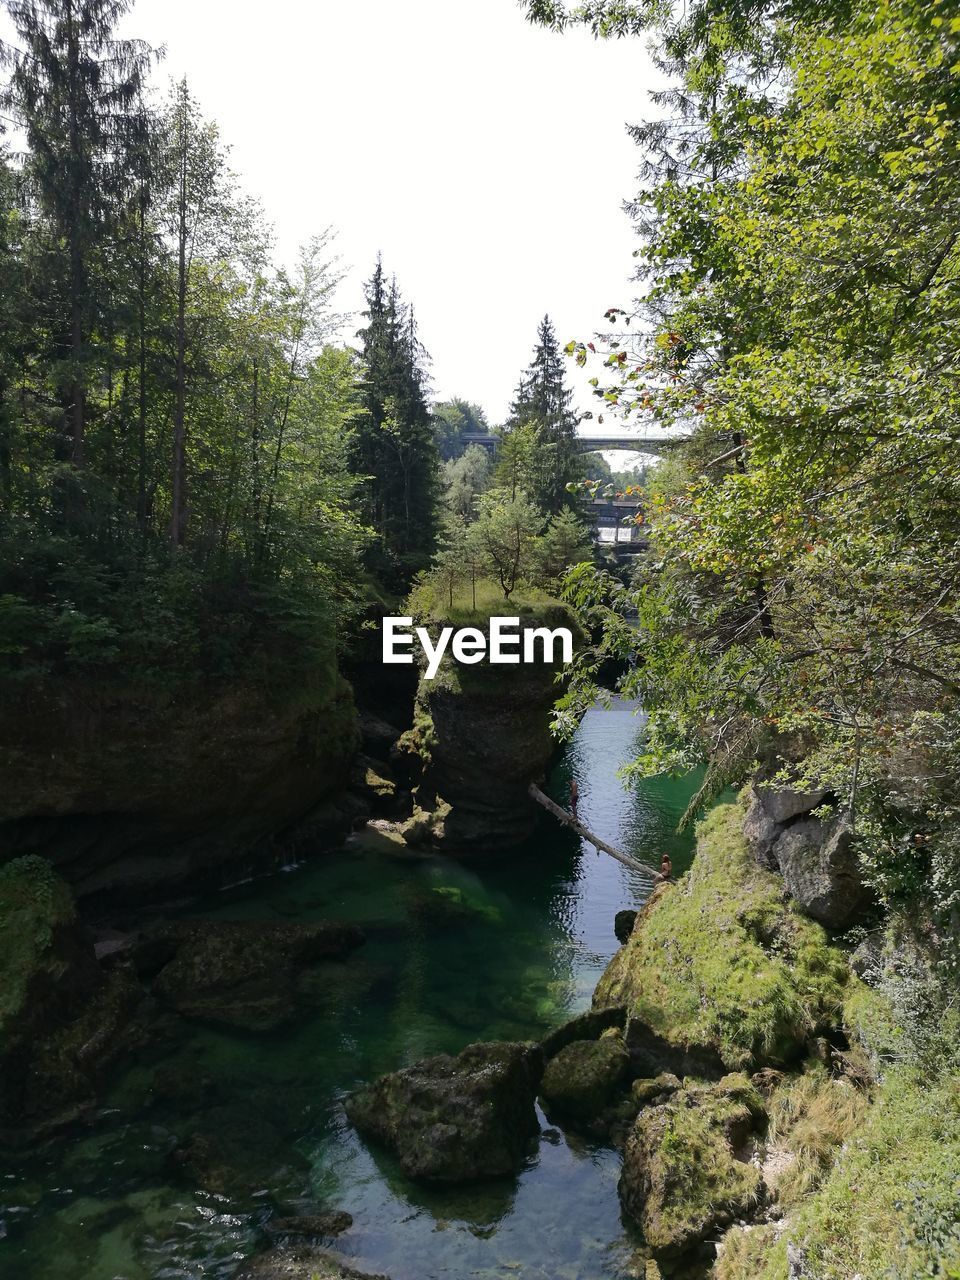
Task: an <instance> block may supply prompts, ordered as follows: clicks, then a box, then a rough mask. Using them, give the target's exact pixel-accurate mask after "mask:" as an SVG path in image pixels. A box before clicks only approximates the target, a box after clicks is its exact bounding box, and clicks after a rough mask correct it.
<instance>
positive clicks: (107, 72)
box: [5, 0, 153, 468]
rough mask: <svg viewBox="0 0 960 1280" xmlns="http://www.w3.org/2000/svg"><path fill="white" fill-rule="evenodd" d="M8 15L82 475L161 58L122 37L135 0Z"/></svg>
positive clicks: (30, 7) (70, 437)
mask: <svg viewBox="0 0 960 1280" xmlns="http://www.w3.org/2000/svg"><path fill="white" fill-rule="evenodd" d="M7 7H8V11H9V13H10V16H11V19H12V21H13V24H14V28H15V30H16V33H17V37H18V39H19V40H20V42H21V47H20V48H17V49H15V50H10V49H6V50H5V53H6V57H7V60H8V61H9V62H11V63H12V66H13V75H12V78H11V82H10V85H9V88H8V90H7V93H6V95H5V97H6V101H7V102H8V103H9V104H10V105H11V106H12V109H13V110H14V111H15V112H16V114H17V117H18V119H19V120H20V121H21V122H22V124H23V127H24V131H25V133H26V137H27V144H28V147H29V160H28V171H29V176H30V179H31V182H32V185H33V189H34V191H35V192H36V197H37V199H38V202H39V204H40V206H41V208H42V210H43V213H44V215H45V217H46V218H47V219H48V220H49V222H48V225H49V232H50V243H51V250H52V254H51V264H52V265H53V267H54V272H53V281H52V283H53V284H54V292H53V294H52V296H51V298H50V301H49V307H50V323H51V334H52V346H53V352H52V355H53V359H54V360H55V361H56V368H57V372H56V384H57V395H58V399H59V401H60V406H61V415H62V417H61V432H62V436H61V443H60V452H61V456H62V457H64V458H68V459H69V460H70V462H71V463H72V464H73V465H74V467H77V468H81V467H83V465H84V463H85V461H86V456H85V442H86V429H87V391H88V386H89V383H90V381H91V378H92V365H93V362H94V352H93V351H92V349H91V334H92V332H93V329H94V326H95V325H96V323H97V321H98V319H99V318H100V310H101V307H102V305H103V301H104V298H103V293H104V286H103V266H104V264H103V262H102V261H101V258H100V255H99V250H100V249H101V247H102V245H103V242H104V239H105V237H106V236H108V235H109V233H110V230H111V228H113V227H115V226H116V224H117V222H118V221H119V216H120V208H121V202H122V199H123V197H124V196H125V195H126V193H127V191H128V188H129V183H130V180H131V163H130V161H131V155H132V152H133V148H134V147H135V146H137V145H139V143H140V141H141V139H142V136H143V134H144V132H145V130H146V128H147V121H146V116H145V113H144V112H143V108H142V104H141V89H142V85H143V80H144V77H145V75H146V72H147V69H148V67H149V65H150V62H151V60H152V57H153V54H152V51H151V50H150V49H149V48H148V47H147V46H146V45H145V44H143V43H142V42H141V41H135V40H117V39H115V38H114V36H113V30H114V28H115V26H116V24H117V22H118V21H119V19H120V18H121V17H122V16H123V14H124V13H126V11H127V9H128V8H129V4H128V3H127V0H11V2H10V3H8V6H7ZM61 244H62V245H63V247H64V251H63V254H62V256H61V255H60V254H59V252H57V246H58V245H61Z"/></svg>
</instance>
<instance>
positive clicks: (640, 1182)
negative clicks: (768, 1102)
mask: <svg viewBox="0 0 960 1280" xmlns="http://www.w3.org/2000/svg"><path fill="white" fill-rule="evenodd" d="M762 1122H763V1108H762V1104H761V1102H760V1099H759V1095H757V1094H756V1091H755V1090H753V1089H752V1086H751V1085H750V1082H749V1081H748V1080H747V1079H746V1077H735V1078H728V1079H727V1080H725V1081H723V1082H721V1083H720V1084H718V1085H715V1086H703V1087H699V1088H689V1089H682V1090H680V1091H679V1092H676V1093H674V1095H673V1096H672V1097H671V1098H670V1100H669V1101H668V1102H665V1103H662V1104H661V1105H659V1106H653V1107H647V1108H645V1109H644V1110H642V1111H641V1112H640V1114H639V1115H638V1116H637V1119H636V1120H635V1121H634V1125H633V1128H632V1130H631V1132H630V1136H629V1138H628V1139H627V1144H626V1149H625V1151H624V1159H623V1170H622V1173H621V1175H620V1184H619V1190H620V1200H621V1204H622V1205H623V1209H624V1213H625V1214H626V1215H627V1216H628V1217H629V1218H630V1219H632V1220H633V1221H634V1222H635V1223H637V1224H638V1225H639V1226H640V1227H641V1229H642V1230H643V1235H644V1239H645V1240H646V1242H647V1244H648V1245H650V1247H651V1248H652V1249H653V1251H654V1254H655V1255H656V1256H657V1257H662V1258H667V1259H676V1258H678V1257H681V1258H682V1257H683V1256H684V1255H687V1254H690V1253H691V1252H694V1251H695V1250H696V1249H697V1247H698V1246H699V1245H700V1244H701V1243H702V1242H703V1241H704V1240H706V1239H708V1237H710V1236H712V1235H713V1233H714V1232H716V1231H717V1230H718V1229H719V1228H721V1227H725V1226H728V1225H729V1224H730V1223H731V1222H733V1221H735V1220H736V1219H738V1218H742V1217H743V1216H745V1215H746V1214H748V1213H750V1212H751V1210H752V1209H753V1208H754V1207H755V1206H756V1205H757V1204H758V1203H759V1201H760V1198H761V1195H762V1186H763V1184H762V1179H761V1176H760V1172H759V1171H758V1170H757V1169H756V1168H754V1166H753V1165H752V1164H749V1163H746V1162H745V1161H743V1160H739V1159H737V1153H738V1148H739V1147H740V1146H741V1144H742V1143H743V1141H744V1140H745V1138H746V1137H747V1136H748V1135H749V1134H750V1133H751V1132H752V1131H754V1130H757V1129H759V1128H760V1127H762Z"/></svg>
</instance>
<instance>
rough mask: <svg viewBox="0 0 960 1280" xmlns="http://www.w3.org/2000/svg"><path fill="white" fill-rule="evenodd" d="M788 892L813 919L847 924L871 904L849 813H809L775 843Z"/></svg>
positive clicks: (836, 925)
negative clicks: (830, 816) (829, 818)
mask: <svg viewBox="0 0 960 1280" xmlns="http://www.w3.org/2000/svg"><path fill="white" fill-rule="evenodd" d="M774 856H775V858H776V860H777V865H778V866H779V868H780V872H781V874H782V876H783V883H784V885H785V886H786V890H787V893H789V894H790V897H791V898H793V900H794V902H796V904H797V906H798V907H799V908H800V910H801V911H803V913H804V914H805V915H808V916H810V918H811V919H812V920H818V921H819V922H820V923H821V924H823V925H826V927H827V928H828V929H844V928H847V927H848V926H849V925H850V924H852V923H853V922H854V921H855V920H856V919H857V918H858V917H859V916H861V915H862V914H863V911H864V910H865V908H867V907H868V906H869V905H870V893H869V891H868V890H867V888H866V886H865V885H864V883H863V881H862V879H861V877H860V864H859V861H858V859H857V855H856V853H855V852H854V850H853V848H852V840H851V832H850V828H849V824H848V822H847V820H846V818H838V819H836V820H835V821H833V822H824V821H822V820H821V819H820V818H805V819H804V820H803V821H801V822H797V823H795V824H794V825H792V826H790V827H788V828H787V829H786V830H785V831H784V832H783V834H782V835H781V836H780V837H779V839H778V840H777V842H776V844H775V845H774Z"/></svg>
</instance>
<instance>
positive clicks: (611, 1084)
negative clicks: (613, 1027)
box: [540, 1036, 630, 1122]
mask: <svg viewBox="0 0 960 1280" xmlns="http://www.w3.org/2000/svg"><path fill="white" fill-rule="evenodd" d="M629 1076H630V1056H629V1054H628V1053H627V1051H626V1049H625V1048H624V1045H623V1041H622V1040H621V1039H620V1037H619V1036H618V1037H616V1038H615V1039H614V1038H607V1037H603V1038H601V1039H600V1040H574V1041H573V1043H572V1044H568V1045H567V1046H566V1048H564V1049H561V1050H560V1052H559V1053H558V1054H557V1055H556V1057H554V1058H552V1059H551V1060H550V1061H549V1062H548V1063H547V1065H546V1068H545V1070H544V1073H543V1080H542V1081H541V1083H540V1093H541V1095H542V1096H543V1098H544V1099H545V1100H546V1102H547V1103H548V1104H549V1107H550V1108H551V1109H552V1110H554V1111H556V1112H557V1114H558V1115H560V1116H564V1117H565V1118H566V1119H568V1120H572V1121H574V1122H577V1121H580V1122H592V1121H596V1120H597V1119H598V1118H599V1117H601V1116H602V1114H603V1112H604V1111H606V1109H607V1108H608V1107H610V1106H611V1105H612V1104H613V1103H614V1102H615V1101H616V1099H617V1097H618V1095H620V1094H621V1093H622V1092H623V1090H624V1089H625V1087H626V1084H627V1081H628V1079H629Z"/></svg>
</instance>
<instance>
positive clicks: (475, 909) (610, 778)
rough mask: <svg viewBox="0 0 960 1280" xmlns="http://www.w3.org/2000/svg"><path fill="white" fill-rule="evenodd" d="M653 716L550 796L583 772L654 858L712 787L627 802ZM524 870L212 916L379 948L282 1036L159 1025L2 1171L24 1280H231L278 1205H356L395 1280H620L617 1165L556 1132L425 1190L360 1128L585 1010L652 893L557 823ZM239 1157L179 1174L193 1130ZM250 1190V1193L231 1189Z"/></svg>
mask: <svg viewBox="0 0 960 1280" xmlns="http://www.w3.org/2000/svg"><path fill="white" fill-rule="evenodd" d="M640 729H641V721H640V720H639V719H638V717H637V716H636V714H635V708H634V707H633V706H632V705H631V704H628V703H624V702H622V701H619V700H614V701H613V703H612V705H611V706H610V707H608V708H603V707H599V706H598V707H595V708H593V709H592V710H590V711H589V712H588V714H587V715H586V717H585V718H584V720H583V723H582V725H581V726H580V729H579V731H578V733H577V735H576V738H575V740H574V741H573V742H572V743H571V744H570V747H569V748H568V750H567V752H566V754H565V757H564V759H563V760H562V761H561V763H560V764H559V765H558V766H557V768H556V770H555V771H554V775H553V777H552V778H551V781H550V786H551V790H552V791H553V794H554V795H555V796H556V797H557V798H558V799H565V797H566V796H567V795H568V792H569V783H570V779H571V778H572V777H576V779H577V782H578V787H579V793H580V808H579V812H580V816H581V818H582V820H583V821H584V822H585V824H586V825H587V826H588V827H590V828H591V829H592V830H593V831H595V832H596V834H598V835H600V836H602V837H605V838H607V839H608V840H609V841H611V842H612V843H616V844H618V845H620V846H621V847H622V848H624V849H626V850H627V851H629V852H632V853H634V854H636V855H637V856H638V857H641V858H643V859H645V860H647V861H658V860H659V855H660V853H661V852H662V851H663V850H664V849H666V850H668V851H669V852H670V854H671V856H672V858H673V862H674V869H675V871H677V872H678V871H681V870H683V869H684V867H685V866H686V865H688V863H689V859H690V856H691V851H692V841H691V839H690V838H689V837H688V836H678V835H677V834H676V832H675V827H676V822H677V819H678V818H679V816H680V814H681V813H682V812H683V810H684V808H685V807H686V804H687V801H688V799H689V797H690V795H691V793H692V789H693V785H694V783H693V781H692V780H689V779H685V780H683V781H671V780H653V781H647V782H644V783H641V784H638V785H636V786H634V787H633V788H631V789H629V790H627V789H626V788H625V787H624V785H623V783H622V782H621V781H620V780H619V779H618V777H617V770H618V768H619V767H620V765H621V764H622V763H623V762H624V761H625V760H626V759H627V758H629V756H630V755H631V754H632V752H633V751H634V748H635V745H636V740H637V736H638V733H639V731H640ZM549 822H550V820H549V819H547V818H545V819H544V827H543V830H542V832H541V834H540V835H539V837H538V838H537V840H536V841H534V842H532V843H531V845H530V847H529V848H527V849H525V850H524V851H522V853H520V854H516V855H513V856H511V857H510V858H509V859H497V860H490V861H488V862H474V863H472V864H471V865H469V866H465V865H462V864H460V863H457V862H453V861H450V860H447V859H439V858H428V859H423V858H410V859H407V858H402V857H401V858H398V857H390V856H386V855H383V854H371V853H369V852H366V853H364V852H359V851H351V850H349V849H348V850H345V851H341V852H335V853H332V854H331V855H329V856H320V857H317V858H314V859H311V860H310V861H309V862H307V863H305V864H304V865H302V866H299V867H296V868H290V869H288V870H287V871H286V872H283V873H279V874H277V875H275V876H273V877H271V878H270V879H267V880H258V881H255V882H252V883H250V884H247V885H244V886H239V887H237V888H235V889H233V890H230V891H227V892H223V893H221V894H218V895H216V896H215V897H213V898H211V899H209V900H207V901H205V902H203V903H202V904H200V905H199V906H197V907H194V908H192V909H191V915H200V916H203V917H219V918H234V919H236V918H251V917H253V918H281V919H304V920H309V919H317V918H323V917H331V918H339V919H346V920H353V921H356V922H358V923H359V924H361V925H362V926H363V928H364V930H365V931H366V933H367V937H368V942H367V945H366V946H365V947H364V948H363V949H362V950H361V951H359V952H356V953H355V954H354V955H353V956H351V957H350V959H349V960H348V961H347V962H346V963H345V964H343V965H340V966H338V967H337V976H336V979H335V980H334V981H331V980H329V978H328V979H327V980H326V981H325V982H324V984H323V985H322V987H321V988H320V989H318V991H317V993H316V1000H315V1003H314V1005H313V1006H312V1007H311V1012H310V1015H309V1016H306V1015H305V1016H304V1017H303V1018H302V1019H301V1020H300V1021H299V1022H297V1023H296V1024H295V1025H294V1026H293V1027H292V1028H289V1029H285V1030H284V1031H282V1032H279V1033H275V1034H271V1035H269V1036H262V1035H261V1036H253V1035H241V1034H239V1033H227V1032H221V1031H215V1030H210V1029H207V1028H200V1027H195V1026H188V1027H187V1028H186V1029H184V1025H183V1024H181V1023H179V1022H176V1021H174V1020H173V1019H171V1020H170V1024H169V1026H168V1027H167V1026H165V1024H164V1018H163V1017H162V1016H161V1017H160V1019H159V1027H160V1030H161V1035H160V1037H159V1039H158V1040H154V1041H151V1043H150V1044H149V1045H146V1046H145V1047H144V1049H143V1050H142V1051H141V1053H140V1055H139V1057H138V1058H137V1059H136V1060H135V1061H134V1062H133V1063H132V1064H130V1065H129V1066H128V1067H127V1068H126V1069H125V1070H124V1072H123V1074H122V1076H121V1077H120V1078H119V1079H118V1080H117V1081H116V1083H115V1085H114V1087H113V1088H112V1089H111V1091H110V1093H109V1095H108V1096H107V1098H106V1099H105V1103H104V1106H103V1108H102V1110H101V1111H100V1112H99V1113H98V1115H97V1116H95V1117H94V1118H93V1119H92V1120H91V1121H90V1122H89V1123H88V1124H86V1125H85V1126H84V1127H83V1128H81V1129H79V1130H78V1131H76V1132H73V1133H71V1134H69V1135H67V1136H61V1137H59V1138H57V1139H55V1140H52V1141H51V1142H50V1143H49V1144H47V1145H45V1146H43V1147H41V1148H40V1149H38V1150H37V1151H36V1152H34V1153H32V1154H31V1156H30V1158H29V1159H27V1160H26V1161H25V1162H24V1163H22V1164H21V1165H19V1166H18V1167H16V1168H12V1169H7V1170H5V1171H4V1172H3V1175H2V1178H0V1276H2V1277H4V1278H6V1277H9V1278H10V1280H187V1278H189V1280H196V1278H199V1277H204V1278H206V1277H213V1278H215V1280H227V1278H228V1277H230V1276H231V1275H232V1273H233V1271H234V1270H235V1268H236V1265H237V1261H238V1259H240V1258H241V1257H243V1256H246V1255H247V1254H248V1253H249V1252H250V1251H251V1247H252V1245H253V1244H254V1243H255V1242H256V1241H257V1240H258V1239H261V1238H262V1236H261V1232H262V1227H263V1224H264V1222H265V1221H266V1220H267V1219H268V1218H269V1217H270V1215H271V1213H275V1212H277V1211H279V1212H281V1213H284V1214H292V1213H308V1212H311V1211H313V1212H316V1210H317V1208H318V1206H319V1207H331V1208H333V1207H335V1208H342V1209H346V1210H348V1211H349V1212H350V1213H351V1214H352V1215H353V1219H354V1223H353V1226H352V1228H351V1229H350V1230H349V1231H347V1232H346V1234H344V1235H343V1236H341V1237H340V1238H339V1240H338V1241H337V1245H336V1247H337V1250H338V1252H340V1253H342V1254H343V1255H344V1257H345V1258H346V1260H347V1261H349V1262H350V1263H351V1264H352V1265H354V1266H356V1267H358V1268H359V1269H361V1270H364V1271H371V1272H385V1273H386V1274H388V1275H389V1276H390V1277H391V1280H447V1278H451V1280H463V1278H465V1277H483V1278H484V1280H494V1278H495V1277H498V1278H501V1280H506V1278H508V1277H514V1276H519V1277H522V1280H534V1278H535V1280H617V1278H618V1277H621V1276H624V1275H626V1274H627V1270H626V1269H627V1267H628V1265H629V1259H630V1255H631V1252H632V1249H633V1248H634V1247H635V1243H636V1242H635V1241H632V1240H631V1239H630V1237H629V1236H628V1234H627V1233H626V1232H625V1230H624V1228H623V1225H622V1224H621V1221H620V1215H619V1212H618V1205H617V1194H616V1183H617V1176H618V1169H619V1158H618V1156H617V1154H616V1152H614V1151H612V1150H610V1149H608V1148H606V1147H604V1146H602V1145H599V1144H596V1143H590V1142H587V1141H583V1140H577V1139H574V1138H572V1137H570V1138H567V1137H565V1136H564V1135H562V1134H561V1133H560V1132H559V1131H558V1130H556V1129H554V1128H552V1127H551V1126H550V1125H549V1124H548V1123H547V1122H546V1120H545V1119H543V1118H542V1122H543V1133H542V1135H541V1138H540V1141H539V1144H538V1148H537V1150H536V1153H535V1154H533V1155H531V1157H530V1159H529V1161H528V1163H527V1165H526V1167H525V1168H524V1169H523V1171H522V1172H521V1173H520V1175H519V1177H517V1178H516V1179H512V1180H509V1181H505V1182H503V1183H493V1184H490V1185H488V1186H482V1187H475V1188H470V1189H466V1190H458V1191H456V1192H452V1191H451V1192H433V1191H430V1192H427V1191H424V1190H423V1189H422V1188H418V1187H415V1186H413V1185H411V1184H410V1183H409V1182H407V1181H406V1180H405V1179H404V1178H403V1177H402V1176H401V1175H400V1173H399V1171H398V1169H397V1167H396V1165H395V1164H394V1163H393V1161H392V1160H391V1159H390V1158H388V1157H387V1156H385V1155H383V1154H381V1153H375V1154H373V1153H371V1152H370V1151H369V1150H368V1149H367V1148H366V1146H364V1144H363V1143H361V1142H360V1141H359V1140H358V1139H357V1137H356V1136H355V1135H354V1133H353V1132H352V1130H351V1129H350V1127H349V1126H348V1125H347V1123H346V1121H345V1118H344V1116H343V1111H342V1107H341V1105H340V1099H341V1098H342V1096H343V1094H344V1092H345V1091H347V1090H349V1089H350V1088H351V1087H353V1086H354V1085H355V1084H356V1083H357V1082H359V1081H362V1080H367V1079H369V1078H371V1077H372V1076H374V1075H377V1074H379V1073H381V1072H383V1071H388V1070H392V1069H395V1068H397V1067H400V1066H403V1065H405V1064H407V1063H409V1062H412V1061H414V1060H415V1059H417V1058H419V1057H422V1056H424V1055H427V1054H431V1053H437V1052H444V1051H450V1052H456V1051H458V1050H459V1049H461V1048H462V1047H463V1046H464V1045H466V1044H468V1043H470V1042H471V1041H473V1040H480V1039H497V1038H503V1039H532V1038H537V1037H539V1036H541V1035H542V1034H543V1033H544V1032H546V1031H548V1030H550V1029H551V1028H552V1027H554V1026H556V1025H557V1024H558V1023H560V1022H562V1021H563V1020H564V1019H565V1018H567V1017H569V1016H571V1015H572V1014H574V1013H577V1012H579V1011H580V1010H582V1009H584V1008H586V1007H587V1006H588V1005H589V1002H590V996H591V994H592V991H593V987H594V985H595V984H596V981H597V979H598V978H599V976H600V974H601V972H602V971H603V968H604V966H605V964H606V963H607V961H608V960H609V958H610V956H611V955H612V954H613V952H614V950H615V949H616V946H617V943H616V940H615V938H614V934H613V918H614V915H615V914H616V912H617V911H618V910H620V909H621V908H624V907H635V906H638V905H639V904H640V903H641V902H642V901H643V897H644V882H643V881H642V880H641V879H640V878H639V877H638V876H637V875H636V874H635V873H633V872H631V871H629V870H628V869H626V868H624V867H622V866H621V865H619V864H618V863H616V862H615V861H613V860H612V859H610V858H608V857H607V856H605V855H603V856H600V857H598V856H597V855H596V853H595V852H594V850H593V849H592V848H590V847H585V846H581V844H580V842H579V840H578V839H577V838H576V837H575V836H574V835H573V834H572V833H571V832H569V831H567V830H565V829H562V828H560V827H559V826H557V827H556V828H553V827H552V826H550V825H549ZM197 1131H202V1132H205V1133H212V1134H214V1135H215V1136H216V1138H217V1140H218V1141H220V1142H222V1143H223V1144H224V1145H225V1148H226V1150H227V1152H228V1155H229V1162H230V1164H231V1166H232V1173H231V1177H233V1176H235V1178H236V1180H237V1181H238V1182H239V1183H241V1184H243V1190H242V1192H241V1191H238V1190H236V1189H234V1188H233V1187H232V1184H231V1185H227V1186H225V1189H224V1190H223V1191H221V1192H220V1193H219V1194H213V1193H211V1192H209V1191H195V1190H193V1189H191V1187H190V1186H189V1184H187V1183H185V1182H184V1181H183V1180H182V1179H181V1178H180V1177H178V1176H177V1175H176V1174H175V1173H174V1172H173V1171H172V1166H171V1152H172V1151H173V1149H174V1148H175V1147H176V1145H177V1143H178V1141H179V1140H182V1138H183V1136H184V1135H185V1134H189V1133H193V1132H197ZM228 1182H229V1179H228Z"/></svg>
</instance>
